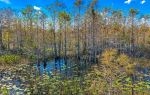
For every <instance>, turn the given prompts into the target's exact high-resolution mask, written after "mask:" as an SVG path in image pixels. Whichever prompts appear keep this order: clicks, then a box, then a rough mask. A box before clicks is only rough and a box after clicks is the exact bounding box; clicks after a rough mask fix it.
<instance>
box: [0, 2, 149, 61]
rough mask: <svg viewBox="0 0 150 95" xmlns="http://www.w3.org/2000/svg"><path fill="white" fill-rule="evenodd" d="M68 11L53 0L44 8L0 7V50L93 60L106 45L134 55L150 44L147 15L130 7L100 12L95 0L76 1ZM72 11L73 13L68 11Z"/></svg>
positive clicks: (40, 55) (64, 6)
mask: <svg viewBox="0 0 150 95" xmlns="http://www.w3.org/2000/svg"><path fill="white" fill-rule="evenodd" d="M73 6H74V8H73V9H72V10H71V9H70V10H69V11H67V7H66V5H64V3H63V2H59V1H58V0H56V2H54V3H53V4H52V5H50V6H48V7H46V8H45V9H43V10H44V11H43V10H36V9H34V8H33V7H32V6H27V7H26V8H24V9H22V10H21V11H18V10H13V9H11V8H3V9H1V10H0V50H1V52H2V51H3V50H7V51H10V50H13V52H18V53H21V54H27V55H28V54H31V55H36V57H39V58H40V57H42V56H45V57H47V56H55V58H56V57H60V56H63V57H65V56H68V55H75V56H76V57H77V58H78V59H80V57H81V56H82V55H84V54H85V55H88V56H90V57H91V59H93V61H94V60H95V62H96V56H97V54H99V53H100V52H101V51H102V50H103V49H105V48H117V49H118V50H120V51H121V52H129V51H130V52H131V53H130V54H134V53H133V52H135V48H139V47H144V48H146V47H147V48H148V47H149V41H150V40H149V38H150V37H149V35H150V33H149V17H150V16H149V15H144V16H140V17H139V16H136V15H137V14H138V13H139V12H138V11H137V10H136V9H132V8H131V9H130V10H129V15H127V16H124V15H123V12H122V11H121V10H113V9H111V8H104V9H103V11H99V6H98V0H93V1H91V2H88V3H84V2H83V1H82V0H76V2H75V3H74V5H73ZM70 11H72V13H71V12H70Z"/></svg>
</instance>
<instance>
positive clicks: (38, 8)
mask: <svg viewBox="0 0 150 95" xmlns="http://www.w3.org/2000/svg"><path fill="white" fill-rule="evenodd" d="M33 8H34V9H35V10H37V11H40V10H41V8H40V7H37V6H33Z"/></svg>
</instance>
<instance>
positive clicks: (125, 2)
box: [0, 0, 150, 14]
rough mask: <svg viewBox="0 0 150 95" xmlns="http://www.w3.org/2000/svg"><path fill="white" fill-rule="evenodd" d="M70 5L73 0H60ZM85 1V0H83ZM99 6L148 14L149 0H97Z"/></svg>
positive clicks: (2, 3)
mask: <svg viewBox="0 0 150 95" xmlns="http://www.w3.org/2000/svg"><path fill="white" fill-rule="evenodd" d="M54 1H55V0H0V7H1V8H2V7H11V8H15V9H22V8H24V7H25V6H26V5H32V6H36V7H40V8H43V7H44V6H46V5H49V4H51V3H52V2H54ZM60 1H63V2H65V3H66V4H67V5H69V6H71V5H72V4H73V2H74V1H75V0H60ZM83 1H87V0H83ZM89 1H90V0H89ZM98 5H99V7H100V9H103V8H104V7H110V6H111V7H112V8H113V9H116V10H117V9H119V10H123V11H124V13H125V14H126V13H128V11H129V9H130V8H136V9H138V10H139V11H140V14H150V0H99V4H98Z"/></svg>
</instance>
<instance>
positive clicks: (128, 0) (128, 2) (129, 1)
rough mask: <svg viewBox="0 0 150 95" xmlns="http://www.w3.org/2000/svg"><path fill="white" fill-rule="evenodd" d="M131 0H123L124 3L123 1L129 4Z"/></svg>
mask: <svg viewBox="0 0 150 95" xmlns="http://www.w3.org/2000/svg"><path fill="white" fill-rule="evenodd" d="M131 1H132V0H127V1H125V2H124V3H125V4H130V3H131Z"/></svg>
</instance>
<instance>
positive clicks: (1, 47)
mask: <svg viewBox="0 0 150 95" xmlns="http://www.w3.org/2000/svg"><path fill="white" fill-rule="evenodd" d="M2 49H3V40H2V27H0V52H2Z"/></svg>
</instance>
